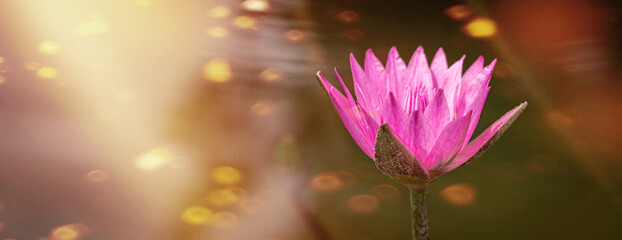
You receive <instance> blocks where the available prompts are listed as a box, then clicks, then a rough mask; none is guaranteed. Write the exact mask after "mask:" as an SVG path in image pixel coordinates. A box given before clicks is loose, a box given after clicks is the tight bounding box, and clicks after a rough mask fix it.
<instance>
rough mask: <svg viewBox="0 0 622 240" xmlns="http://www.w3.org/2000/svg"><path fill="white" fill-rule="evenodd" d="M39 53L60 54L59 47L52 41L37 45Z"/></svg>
mask: <svg viewBox="0 0 622 240" xmlns="http://www.w3.org/2000/svg"><path fill="white" fill-rule="evenodd" d="M39 52H41V53H45V54H50V55H54V54H57V53H59V52H60V45H59V44H58V43H57V42H54V41H45V42H42V43H40V44H39Z"/></svg>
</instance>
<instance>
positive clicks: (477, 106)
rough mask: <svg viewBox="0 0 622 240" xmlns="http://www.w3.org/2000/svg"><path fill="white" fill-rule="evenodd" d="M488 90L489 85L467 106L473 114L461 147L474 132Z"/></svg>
mask: <svg viewBox="0 0 622 240" xmlns="http://www.w3.org/2000/svg"><path fill="white" fill-rule="evenodd" d="M488 92H490V87H486V91H485V92H484V93H482V94H480V95H479V96H478V97H477V98H476V99H475V101H473V103H471V106H469V107H468V108H467V109H470V111H472V112H473V116H472V117H471V123H469V130H468V131H467V135H466V139H465V141H464V143H463V144H462V148H464V147H465V146H466V145H467V143H469V140H471V137H472V136H473V132H475V128H476V127H477V123H478V122H479V117H480V116H481V114H482V109H483V108H484V103H485V102H486V97H487V96H488Z"/></svg>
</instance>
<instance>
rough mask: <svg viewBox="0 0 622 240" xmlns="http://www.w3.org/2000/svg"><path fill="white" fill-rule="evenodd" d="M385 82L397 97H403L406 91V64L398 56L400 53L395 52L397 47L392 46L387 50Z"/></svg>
mask: <svg viewBox="0 0 622 240" xmlns="http://www.w3.org/2000/svg"><path fill="white" fill-rule="evenodd" d="M385 71H386V74H387V78H388V79H387V82H386V84H387V85H388V89H389V92H392V93H393V94H395V97H396V98H397V99H403V97H404V95H405V91H406V88H407V87H406V86H405V84H404V83H405V80H406V79H405V76H404V73H405V71H406V64H405V63H404V60H402V58H400V54H399V53H398V52H397V48H395V47H392V48H391V50H389V57H388V58H387V68H386V70H385Z"/></svg>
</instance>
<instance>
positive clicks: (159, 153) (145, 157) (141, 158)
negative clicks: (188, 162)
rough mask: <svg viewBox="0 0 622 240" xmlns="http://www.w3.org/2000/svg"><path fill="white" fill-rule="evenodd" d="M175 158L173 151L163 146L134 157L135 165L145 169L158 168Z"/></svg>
mask: <svg viewBox="0 0 622 240" xmlns="http://www.w3.org/2000/svg"><path fill="white" fill-rule="evenodd" d="M172 159H173V153H171V152H170V151H168V150H166V149H163V148H155V149H152V150H149V151H148V152H146V153H143V154H141V155H138V157H136V158H135V159H134V165H136V167H138V168H140V169H143V170H156V169H159V168H161V167H163V166H164V165H166V164H167V163H169V162H171V160H172Z"/></svg>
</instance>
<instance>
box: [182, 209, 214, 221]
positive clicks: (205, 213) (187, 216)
mask: <svg viewBox="0 0 622 240" xmlns="http://www.w3.org/2000/svg"><path fill="white" fill-rule="evenodd" d="M211 216H212V211H210V210H209V209H207V208H205V207H202V206H192V207H189V208H186V210H184V212H183V213H182V214H181V220H182V221H184V222H185V223H187V224H191V225H204V224H206V223H207V222H208V221H209V220H210V217H211Z"/></svg>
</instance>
